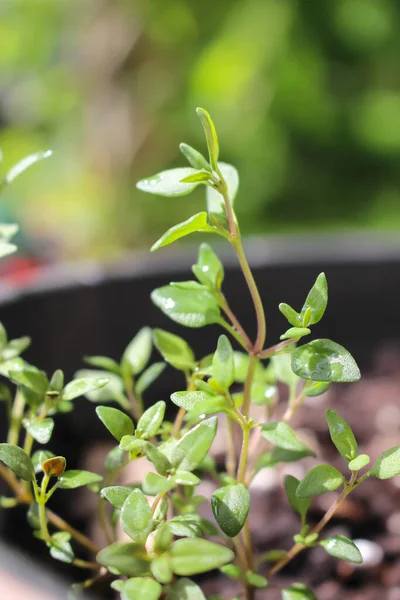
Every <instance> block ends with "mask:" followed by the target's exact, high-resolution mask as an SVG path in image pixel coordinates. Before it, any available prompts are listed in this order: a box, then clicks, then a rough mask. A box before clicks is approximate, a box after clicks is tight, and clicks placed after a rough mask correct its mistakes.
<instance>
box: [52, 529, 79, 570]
mask: <svg viewBox="0 0 400 600" xmlns="http://www.w3.org/2000/svg"><path fill="white" fill-rule="evenodd" d="M70 539H71V534H69V533H68V532H67V531H59V532H57V533H53V535H52V536H51V538H50V554H51V556H52V557H53V558H55V559H56V560H59V561H61V562H65V563H72V562H73V560H74V558H75V556H74V552H73V550H72V546H71V544H70V543H69V540H70Z"/></svg>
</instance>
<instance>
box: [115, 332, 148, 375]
mask: <svg viewBox="0 0 400 600" xmlns="http://www.w3.org/2000/svg"><path fill="white" fill-rule="evenodd" d="M151 346H152V331H151V329H150V327H143V328H142V329H141V330H140V331H139V332H138V333H137V334H136V335H135V337H134V338H133V340H132V341H131V342H130V343H129V344H128V346H127V347H126V349H125V352H124V354H123V356H122V360H123V361H125V362H127V363H128V364H129V365H130V366H131V367H132V373H133V374H134V375H137V374H138V373H140V372H141V371H143V369H144V368H145V366H146V365H147V363H148V362H149V359H150V355H151Z"/></svg>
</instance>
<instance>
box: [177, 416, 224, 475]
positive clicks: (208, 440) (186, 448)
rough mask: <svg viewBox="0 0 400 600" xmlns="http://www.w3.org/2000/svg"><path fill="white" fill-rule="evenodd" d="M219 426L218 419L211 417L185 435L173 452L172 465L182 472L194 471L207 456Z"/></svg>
mask: <svg viewBox="0 0 400 600" xmlns="http://www.w3.org/2000/svg"><path fill="white" fill-rule="evenodd" d="M217 425H218V420H217V418H216V417H211V418H210V419H206V420H205V421H202V422H201V423H199V424H198V425H196V427H193V429H191V430H190V431H188V432H187V433H185V435H184V436H183V437H181V439H180V440H179V441H178V443H177V444H176V446H175V447H174V449H173V451H172V457H171V459H170V460H171V462H172V464H173V465H174V466H175V467H179V469H180V470H182V471H193V470H194V469H195V468H196V467H197V466H198V465H199V464H200V463H201V462H202V461H203V460H204V458H205V457H206V456H207V454H208V451H209V450H210V448H211V445H212V443H213V441H214V438H215V435H216V433H217Z"/></svg>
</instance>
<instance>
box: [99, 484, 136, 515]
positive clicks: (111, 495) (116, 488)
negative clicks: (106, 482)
mask: <svg viewBox="0 0 400 600" xmlns="http://www.w3.org/2000/svg"><path fill="white" fill-rule="evenodd" d="M131 492H132V488H130V487H127V486H123V485H111V486H109V487H105V488H103V489H102V490H100V496H101V497H102V498H105V499H106V500H108V502H109V503H110V504H112V505H113V506H114V508H118V509H119V510H120V509H121V508H122V507H123V505H124V502H125V500H126V499H127V497H128V496H129V494H130V493H131Z"/></svg>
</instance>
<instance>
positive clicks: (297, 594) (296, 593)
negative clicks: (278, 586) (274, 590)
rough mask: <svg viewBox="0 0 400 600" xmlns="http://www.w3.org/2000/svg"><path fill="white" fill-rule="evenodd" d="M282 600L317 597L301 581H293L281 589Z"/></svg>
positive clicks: (302, 599) (313, 599) (314, 598)
mask: <svg viewBox="0 0 400 600" xmlns="http://www.w3.org/2000/svg"><path fill="white" fill-rule="evenodd" d="M282 600H317V597H316V596H315V594H314V593H313V592H312V591H311V590H310V588H308V587H307V586H305V585H304V584H303V583H294V584H293V585H292V586H291V587H289V588H285V589H284V590H282Z"/></svg>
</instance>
